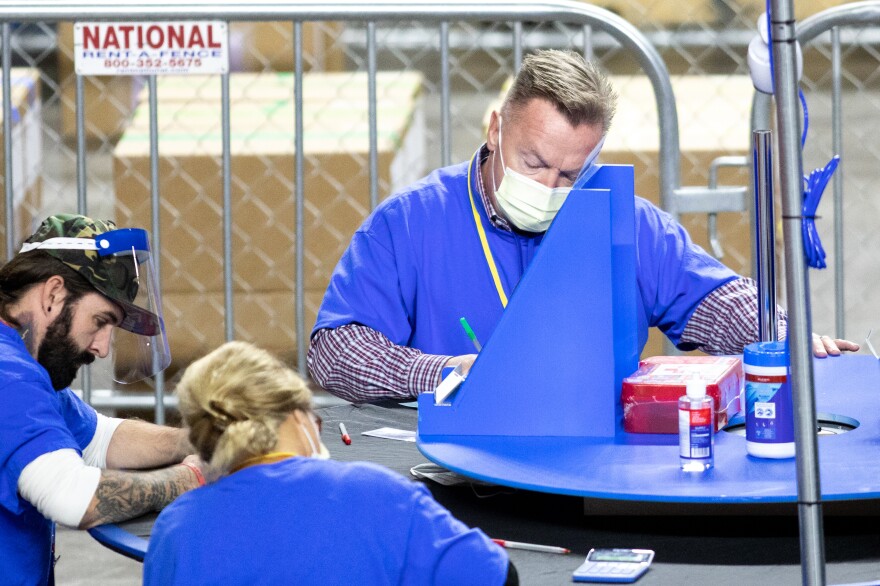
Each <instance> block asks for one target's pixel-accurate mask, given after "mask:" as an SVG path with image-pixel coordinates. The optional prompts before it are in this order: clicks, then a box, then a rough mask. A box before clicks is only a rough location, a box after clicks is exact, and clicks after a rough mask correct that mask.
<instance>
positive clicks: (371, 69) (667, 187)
mask: <svg viewBox="0 0 880 586" xmlns="http://www.w3.org/2000/svg"><path fill="white" fill-rule="evenodd" d="M195 19H201V20H222V21H227V22H233V21H246V22H252V21H270V22H283V23H292V26H293V31H294V47H293V62H294V68H293V79H292V84H293V88H292V95H295V96H297V99H294V100H293V101H292V103H291V105H290V107H291V108H292V109H293V110H294V118H295V128H294V132H293V133H292V135H291V136H290V137H289V140H290V142H291V143H292V144H293V151H294V152H295V162H294V170H293V175H294V177H295V182H294V183H293V185H292V186H291V189H290V195H292V196H293V199H294V201H295V210H294V213H293V216H294V217H293V218H290V223H291V224H292V225H293V229H292V232H293V234H294V235H295V242H294V248H295V251H296V257H295V267H289V271H290V272H291V273H295V280H294V287H293V289H294V298H295V331H296V333H295V337H294V340H295V343H296V346H297V353H296V363H297V364H298V367H299V369H300V372H302V373H303V374H305V368H306V367H305V353H306V346H307V343H306V342H305V341H306V340H307V339H308V327H309V326H310V324H307V323H306V321H307V320H306V313H305V299H304V289H305V287H304V274H303V273H304V270H303V266H304V265H303V263H304V254H305V253H308V251H309V248H308V246H309V243H308V242H306V241H304V232H305V227H304V225H303V218H304V214H305V213H306V210H305V209H304V203H305V200H306V187H305V184H304V182H305V180H306V177H305V176H304V175H305V169H306V160H305V157H306V153H304V143H303V140H304V132H303V128H304V111H303V100H302V99H300V98H299V96H302V89H303V87H304V81H303V79H304V74H305V72H304V70H305V67H304V63H303V52H304V51H303V26H304V25H306V24H308V23H310V22H316V21H344V22H346V23H351V24H350V26H351V27H352V28H351V29H349V30H347V32H346V34H347V35H348V37H349V38H351V36H352V35H353V34H354V32H353V31H355V30H360V31H362V33H363V35H364V39H363V42H364V45H365V48H366V56H365V61H366V68H367V72H368V80H369V81H368V95H367V100H368V111H369V157H368V159H367V160H366V161H363V166H366V167H367V168H368V169H369V174H368V181H369V207H370V208H372V207H373V206H375V205H376V203H377V201H378V200H379V197H380V181H381V179H380V171H379V164H378V161H377V159H378V155H377V143H378V140H379V137H378V131H377V117H378V115H377V95H376V92H377V88H376V79H377V71H378V65H377V55H378V52H379V50H380V39H379V35H380V26H381V25H382V24H384V23H389V22H398V21H401V20H413V21H417V22H419V23H420V24H422V25H434V26H436V27H437V36H436V37H434V39H429V40H428V42H426V43H425V44H426V50H428V51H431V52H433V53H435V54H436V58H437V60H438V62H439V76H440V79H439V86H440V90H439V93H440V104H439V111H440V115H439V127H440V132H439V144H438V145H437V146H438V151H439V159H440V160H439V162H440V163H441V164H444V165H445V164H449V163H450V162H451V161H452V150H453V149H452V120H453V116H454V109H453V106H452V98H453V96H452V93H451V91H450V70H451V67H452V64H453V63H454V60H453V59H452V55H451V51H450V48H449V39H450V35H451V34H452V29H453V28H454V27H456V26H461V24H459V23H464V24H467V25H469V26H477V25H479V23H483V22H504V23H511V41H510V45H511V47H512V63H510V65H511V67H510V71H511V72H512V71H513V70H514V68H515V67H516V65H517V64H518V63H519V62H520V60H521V59H522V54H523V51H524V50H527V49H531V48H533V47H536V46H539V45H538V44H537V43H535V42H534V41H533V40H532V38H531V37H530V34H532V33H530V32H529V30H530V29H529V27H530V26H533V25H532V23H551V24H552V25H553V26H554V27H559V26H563V25H562V24H561V23H566V24H565V26H566V27H568V28H567V29H566V30H567V31H568V34H569V35H570V43H571V45H573V46H574V47H575V48H577V49H580V50H583V51H584V52H585V53H587V55H593V53H594V51H596V47H600V48H601V47H605V48H609V47H611V48H612V50H613V51H615V52H616V51H619V50H620V49H623V50H624V51H625V52H626V54H627V55H629V56H631V58H632V59H634V60H635V62H636V63H637V64H638V65H639V67H640V68H641V70H642V71H643V72H644V74H645V75H646V76H647V77H648V78H649V80H650V83H651V86H652V88H653V91H654V94H655V102H656V105H657V110H658V120H659V127H658V129H657V132H658V138H659V141H660V158H659V161H660V163H659V166H660V168H659V177H660V189H659V191H660V196H661V204H662V205H664V206H666V207H672V205H673V204H672V198H671V196H672V194H673V193H674V191H675V190H676V189H677V188H678V186H679V176H680V171H679V152H678V120H677V114H676V107H675V101H674V97H673V93H672V88H671V85H670V81H669V75H668V72H667V69H666V66H665V64H664V62H663V60H662V59H661V58H660V56H659V54H658V52H657V51H656V50H655V49H654V48H653V46H652V45H651V44H650V43H649V42H648V41H647V39H646V38H645V36H644V35H643V34H641V33H640V32H639V31H638V30H636V29H635V28H634V27H633V26H631V25H630V24H629V23H627V22H626V21H624V20H623V19H621V18H620V17H618V16H616V15H614V14H613V13H610V12H607V11H605V10H603V9H600V8H597V7H595V6H591V5H585V4H579V3H575V2H568V1H565V0H559V1H550V2H539V3H534V2H524V1H520V2H498V1H489V2H484V3H480V4H479V5H478V6H477V5H474V4H472V3H470V2H462V1H453V2H443V3H419V4H417V5H412V4H409V3H405V2H391V3H385V4H381V5H367V6H364V5H361V4H359V3H358V4H355V3H345V2H343V3H335V4H323V5H311V4H297V5H289V4H284V3H280V2H261V3H241V2H231V1H219V2H210V3H207V2H181V3H178V4H176V5H173V6H172V5H169V4H167V3H152V2H143V3H139V4H138V5H136V6H128V5H126V6H124V7H123V6H120V5H118V4H117V5H113V4H111V3H107V2H97V1H95V2H81V3H62V2H58V3H41V4H39V5H36V6H34V5H32V4H25V3H21V4H14V3H7V4H6V5H4V6H2V7H0V23H2V27H3V44H2V54H3V56H4V59H5V61H4V63H5V67H4V74H3V91H4V94H3V95H4V96H9V95H10V91H11V85H10V84H11V82H10V69H11V62H10V58H11V55H12V53H13V50H12V44H11V38H12V33H11V25H12V23H40V22H57V21H85V22H88V21H101V20H118V21H169V20H195ZM538 26H539V25H538ZM354 27H358V28H354ZM541 39H542V37H540V36H538V40H541ZM432 41H435V42H432ZM357 58H358V59H361V57H360V56H358V57H357ZM229 77H230V76H229V74H225V75H223V76H221V80H222V81H221V92H220V94H221V95H220V100H221V104H222V112H221V127H222V161H221V164H220V168H221V172H222V185H221V190H222V203H221V206H222V226H218V227H217V228H218V230H221V229H222V235H223V262H222V266H223V287H222V296H223V304H224V307H223V319H224V320H225V323H224V325H225V331H224V335H225V338H226V339H232V338H234V337H235V336H236V331H235V328H236V321H235V305H234V301H235V297H236V291H235V285H234V283H233V262H232V240H233V237H234V236H233V217H232V213H231V210H232V198H231V192H232V190H233V185H232V184H233V179H234V178H233V176H232V173H231V171H230V169H231V160H230V143H231V137H230V134H231V129H230V86H229ZM147 82H148V83H147V91H148V96H149V102H148V103H149V112H150V114H149V143H150V149H149V160H150V165H149V180H148V181H146V180H145V183H148V184H149V198H150V202H151V203H150V217H151V222H150V224H151V225H152V234H151V238H152V240H153V245H154V248H156V249H157V250H159V251H160V254H161V253H162V252H164V251H166V250H167V247H166V245H165V244H166V243H165V242H163V239H162V234H163V233H162V232H161V231H160V211H161V210H162V206H163V194H162V193H160V190H159V187H160V184H161V181H162V177H161V175H163V171H161V170H160V163H162V153H161V152H160V150H159V144H160V132H159V130H158V124H157V110H158V108H159V106H158V105H157V90H156V85H157V80H156V78H155V77H150V78H149V79H148V80H147ZM426 83H435V81H434V80H433V79H430V77H429V78H428V79H427V80H426ZM77 90H78V91H77V93H76V114H77V117H76V129H77V133H76V171H77V182H76V185H77V209H78V211H79V212H81V213H88V211H89V209H90V206H89V203H90V201H89V199H88V198H87V177H88V175H89V170H88V168H87V159H88V157H87V145H86V122H85V121H84V119H83V109H84V96H83V79H82V76H77ZM10 107H11V106H10V101H9V100H5V101H4V108H5V109H6V114H7V115H6V116H5V117H4V129H5V130H6V131H7V132H5V134H4V140H5V145H6V151H5V152H7V153H13V147H12V142H11V133H10V132H9V126H8V125H9V124H10V123H11V120H12V117H11V114H10ZM306 134H307V133H306ZM474 142H475V143H476V141H474ZM477 144H478V143H477ZM469 148H470V147H469ZM5 163H6V174H5V177H12V178H13V181H7V182H6V209H7V210H10V211H12V210H14V207H15V206H14V202H13V195H12V186H13V183H14V169H13V167H12V157H9V156H7V157H6V161H5ZM162 164H164V163H162ZM427 170H428V169H422V170H421V171H422V172H425V171H427ZM382 195H383V196H384V195H388V193H387V192H386V193H383V194H382ZM367 211H368V210H367ZM14 221H15V218H14V215H13V213H9V214H7V218H6V224H7V230H6V250H7V254H10V253H11V251H13V250H14V247H15V246H16V245H17V242H15V241H14V239H13V234H14V230H13V227H12V225H13V223H14ZM349 236H350V234H345V235H342V237H343V238H344V239H345V240H346V241H347V238H348V237H349ZM330 269H331V270H332V266H331V267H330ZM328 276H329V274H328ZM166 278H167V275H163V291H164V290H165V285H166V283H165V282H164V281H165V280H166ZM167 305H168V304H167V303H166V313H167ZM186 319H187V316H185V315H184V316H183V320H186ZM299 341H303V343H298V342H299ZM171 344H172V351H173V348H174V345H175V340H174V339H172V340H171ZM83 387H84V396H85V398H86V400H88V401H90V402H91V403H93V404H95V405H96V406H103V407H110V408H125V407H135V406H138V407H142V406H144V404H145V397H143V396H142V395H141V396H138V395H130V394H127V393H122V392H119V391H114V392H112V393H111V394H110V396H105V395H104V394H103V393H101V394H100V395H101V396H97V395H93V394H92V393H91V385H90V381H89V380H88V378H85V380H84V381H83ZM164 388H165V383H164V379H163V378H162V377H159V378H158V379H157V381H156V385H155V393H154V395H155V399H154V400H155V409H156V419H157V421H159V422H162V421H164V418H165V414H164V406H165V405H166V404H173V397H167V396H165V393H164Z"/></svg>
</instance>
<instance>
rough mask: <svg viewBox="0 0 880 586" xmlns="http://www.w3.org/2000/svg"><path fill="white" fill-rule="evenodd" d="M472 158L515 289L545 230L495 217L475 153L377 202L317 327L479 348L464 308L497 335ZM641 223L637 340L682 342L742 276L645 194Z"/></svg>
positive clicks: (509, 287) (420, 344) (495, 249)
mask: <svg viewBox="0 0 880 586" xmlns="http://www.w3.org/2000/svg"><path fill="white" fill-rule="evenodd" d="M468 165H472V166H473V167H472V171H471V175H472V177H471V189H472V190H473V197H474V202H475V205H476V207H477V211H478V214H479V218H480V222H481V224H482V226H483V228H484V230H485V233H486V238H487V240H488V243H489V247H490V249H491V251H492V255H493V257H494V259H495V263H496V264H497V266H498V272H499V276H500V278H501V282H502V285H503V287H504V291H505V292H506V294H507V296H508V297H510V295H511V293H512V291H513V289H514V288H515V287H516V285H517V283H518V282H519V280H520V278H521V277H522V275H523V273H524V272H525V270H526V268H527V267H528V266H529V263H531V261H532V258H533V257H534V255H535V252H536V250H537V248H538V246H540V244H541V241H542V239H543V236H544V235H543V234H526V233H516V232H508V231H505V230H501V229H498V228H496V227H495V226H494V225H492V223H491V222H490V221H489V219H488V218H487V217H486V210H485V208H484V206H483V205H482V203H481V200H480V196H479V191H478V189H479V188H478V178H477V175H478V173H479V167H478V166H477V164H476V157H475V159H473V160H472V161H471V162H470V163H461V164H458V165H454V166H451V167H446V168H443V169H439V170H437V171H434V172H433V173H431V174H430V175H429V176H428V177H426V178H424V179H422V180H421V181H419V182H418V183H416V184H414V185H413V186H411V187H410V188H408V189H406V190H405V191H403V192H401V193H399V194H397V195H395V196H393V197H390V198H388V199H387V200H385V201H384V202H382V204H380V205H379V206H378V207H377V208H376V210H375V211H374V212H373V213H372V214H371V215H370V217H369V218H367V219H366V221H365V222H364V223H363V225H362V226H361V227H360V228H359V229H358V231H357V232H356V233H355V234H354V236H353V238H352V241H351V244H350V245H349V247H348V249H347V250H346V251H345V253H344V254H343V255H342V258H341V259H340V261H339V264H338V265H337V266H336V269H335V270H334V272H333V275H332V276H331V278H330V285H329V287H328V289H327V293H326V295H325V296H324V300H323V303H322V304H321V308H320V310H319V312H318V318H317V322H316V324H315V328H314V330H313V333H314V332H315V331H317V330H319V329H322V328H335V327H339V326H342V325H346V324H349V323H358V324H362V325H365V326H368V327H370V328H372V329H374V330H377V331H379V332H382V333H383V334H384V335H385V336H386V337H388V339H390V340H391V341H392V342H393V343H395V344H398V345H404V346H412V347H414V348H418V349H419V350H422V351H423V352H425V353H428V354H444V355H461V354H470V353H472V352H473V347H472V345H471V342H470V340H469V339H468V338H467V336H465V335H464V333H463V332H462V331H461V328H460V326H459V325H458V321H459V319H460V318H461V317H462V316H466V317H467V319H468V321H469V322H470V325H471V327H472V328H473V330H474V332H475V334H476V336H477V338H478V339H479V340H481V341H483V342H485V341H486V340H487V339H488V338H489V337H490V336H491V334H492V332H493V331H494V329H495V326H496V324H497V323H498V320H499V319H500V317H501V313H502V311H503V308H502V305H501V301H500V299H499V295H498V292H497V290H496V288H495V285H494V283H493V280H492V276H491V273H490V270H489V267H488V264H487V262H486V258H485V256H484V254H483V250H482V246H481V244H480V241H479V236H478V233H477V229H476V224H475V221H474V217H473V212H472V210H471V204H470V198H469V197H468V180H467V174H468ZM635 222H636V226H635V228H636V248H637V251H636V254H637V258H636V275H635V278H636V279H637V282H638V289H639V293H640V294H639V297H638V311H637V313H638V315H637V319H638V340H639V348H642V347H644V345H645V343H646V342H647V339H648V328H649V327H658V328H660V329H661V330H662V331H663V332H664V333H665V334H666V335H667V336H668V337H669V338H670V339H671V340H672V342H673V343H675V344H678V343H679V341H680V338H681V334H682V332H683V331H684V328H685V326H686V325H687V321H688V319H690V316H691V314H692V313H693V311H694V309H696V307H697V305H699V303H700V301H702V299H703V298H704V297H705V296H706V295H707V294H709V293H710V292H711V291H713V290H714V289H715V288H717V287H719V286H720V285H723V284H724V283H726V282H728V281H731V280H733V279H736V278H737V275H736V274H735V273H734V272H733V271H731V270H730V269H728V268H727V267H725V266H724V265H722V264H721V263H719V262H718V261H717V260H715V259H714V258H712V257H711V256H709V255H708V254H706V252H705V251H704V250H703V249H702V248H700V247H699V246H697V245H695V244H694V243H693V242H692V241H691V239H690V237H689V236H688V234H687V232H686V231H685V230H684V228H683V227H682V226H681V225H680V224H678V223H677V222H675V221H674V220H673V218H672V217H671V216H670V215H669V214H667V213H665V212H663V211H661V210H660V209H659V208H657V207H656V206H654V205H653V204H651V203H650V202H648V201H646V200H644V199H642V198H639V197H637V198H636V201H635ZM572 270H573V271H574V270H577V267H576V266H575V267H572Z"/></svg>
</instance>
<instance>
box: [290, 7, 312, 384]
mask: <svg viewBox="0 0 880 586" xmlns="http://www.w3.org/2000/svg"><path fill="white" fill-rule="evenodd" d="M302 37H303V35H302V22H299V21H296V22H294V23H293V62H294V75H293V79H294V81H293V83H294V86H293V95H294V96H295V99H294V100H293V118H294V153H295V159H296V160H295V162H294V165H295V168H294V202H295V204H296V219H295V221H296V225H295V228H294V232H295V234H296V236H295V238H296V242H295V246H296V273H295V274H296V283H295V285H294V286H295V287H296V300H295V303H294V305H295V309H296V361H297V368H298V370H299V373H300V375H302V376H304V377H305V376H308V365H307V364H306V363H307V359H306V346H307V340H308V337H307V335H306V318H305V277H304V275H305V267H303V258H304V254H303V247H304V246H305V236H304V235H303V226H305V221H304V220H303V210H304V208H305V206H304V205H303V199H304V198H305V177H304V175H305V153H304V152H303V149H304V145H305V137H304V136H303V133H304V132H305V131H304V129H303V100H304V99H305V90H304V88H303V60H302Z"/></svg>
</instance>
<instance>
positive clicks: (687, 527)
mask: <svg viewBox="0 0 880 586" xmlns="http://www.w3.org/2000/svg"><path fill="white" fill-rule="evenodd" d="M318 414H319V415H320V416H321V418H322V420H323V431H322V439H323V441H324V443H325V444H326V445H327V447H328V449H329V450H330V453H331V455H332V456H333V458H335V459H337V460H342V461H352V460H368V461H371V462H375V463H378V464H382V465H384V466H387V467H388V468H390V469H392V470H394V471H396V472H398V473H400V474H403V475H404V476H407V477H409V478H412V476H411V474H410V472H409V471H410V468H412V467H413V466H415V465H418V464H421V463H425V462H427V459H426V458H425V457H424V456H423V455H422V454H421V453H420V452H419V450H418V448H417V447H416V445H415V443H412V442H404V441H394V440H388V439H380V438H375V437H370V436H365V435H362V433H363V432H365V431H369V430H374V429H378V428H382V427H391V428H396V429H404V430H409V431H415V429H416V426H417V423H418V412H417V411H416V410H415V409H409V408H405V407H400V406H397V405H394V404H387V405H364V406H355V405H342V406H334V407H326V408H321V409H318ZM340 422H342V423H344V424H345V426H346V428H347V431H348V432H349V435H350V436H351V438H352V444H351V445H345V444H344V443H343V442H342V440H341V438H340V434H339V423H340ZM426 486H428V488H429V489H430V490H431V493H432V494H433V495H434V498H435V499H437V501H438V502H440V503H441V504H442V505H444V506H445V507H446V508H448V509H449V510H450V511H452V513H453V514H454V515H455V516H456V517H458V518H459V519H461V520H462V521H463V522H464V523H467V524H468V525H469V526H472V527H479V528H481V529H482V530H483V531H484V532H485V533H486V534H487V535H489V536H490V537H493V538H500V539H507V540H511V541H522V542H528V543H539V544H545V545H556V546H562V547H567V548H569V549H571V550H572V553H571V554H568V555H558V554H546V553H536V552H530V551H520V550H512V549H511V550H508V553H509V554H510V558H511V560H512V561H513V563H514V564H515V565H516V567H517V570H518V572H519V576H520V582H521V583H522V584H527V585H532V584H534V585H540V586H544V585H548V586H552V585H555V584H570V583H571V582H572V580H571V574H572V572H573V571H574V570H575V568H577V567H578V566H579V565H580V564H581V563H582V562H583V559H584V557H585V556H586V554H587V552H588V551H589V550H590V548H592V547H632V548H647V549H653V550H654V551H655V552H656V556H655V558H654V563H653V564H652V565H651V569H650V570H649V571H648V573H647V574H645V575H644V576H643V577H642V578H641V579H640V580H639V581H638V584H639V585H643V586H650V585H667V584H712V585H713V586H723V585H730V586H744V585H753V584H772V585H774V586H782V585H787V584H800V583H801V568H800V543H799V537H798V520H797V511H796V508H795V506H794V505H773V506H748V507H747V506H729V505H728V506H726V507H711V508H710V507H700V506H694V505H681V504H676V505H666V506H665V507H662V506H658V505H646V504H640V503H632V502H622V501H621V502H618V501H604V500H591V499H587V500H585V499H582V498H579V497H571V496H563V495H554V494H544V493H536V492H530V491H525V490H517V489H511V488H507V487H497V486H495V487H492V486H482V485H471V484H463V485H459V486H442V485H439V484H437V483H435V482H432V481H426ZM825 512H826V518H825V550H826V575H827V582H828V583H829V584H880V529H878V527H880V504H878V503H876V502H873V501H871V502H865V501H859V502H854V503H850V504H849V506H847V504H846V503H844V504H842V505H841V504H839V503H833V504H828V505H825ZM154 519H155V515H151V516H148V517H144V518H140V519H135V520H132V521H129V522H127V523H121V524H119V526H120V527H121V528H122V529H124V530H125V531H126V532H128V533H130V534H133V535H138V536H141V537H145V538H149V535H150V530H151V528H152V524H153V520H154ZM105 545H108V547H112V545H110V544H106V543H105Z"/></svg>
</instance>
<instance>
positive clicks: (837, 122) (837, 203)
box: [831, 27, 846, 339]
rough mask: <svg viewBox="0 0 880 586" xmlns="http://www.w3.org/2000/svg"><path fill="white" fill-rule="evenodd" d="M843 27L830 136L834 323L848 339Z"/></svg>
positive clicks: (836, 47) (834, 47)
mask: <svg viewBox="0 0 880 586" xmlns="http://www.w3.org/2000/svg"><path fill="white" fill-rule="evenodd" d="M841 71H842V67H841V62H840V28H838V27H834V28H833V29H831V79H832V85H831V137H832V148H833V149H834V154H835V155H840V162H839V163H838V165H837V172H836V173H835V174H834V326H835V332H836V334H837V337H838V338H841V339H846V323H845V318H844V309H845V307H844V302H845V301H846V295H845V289H844V281H843V168H842V165H843V164H844V162H843V114H842V112H843V103H842V100H841Z"/></svg>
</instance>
